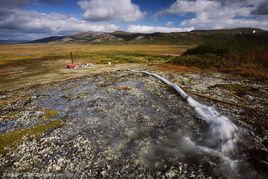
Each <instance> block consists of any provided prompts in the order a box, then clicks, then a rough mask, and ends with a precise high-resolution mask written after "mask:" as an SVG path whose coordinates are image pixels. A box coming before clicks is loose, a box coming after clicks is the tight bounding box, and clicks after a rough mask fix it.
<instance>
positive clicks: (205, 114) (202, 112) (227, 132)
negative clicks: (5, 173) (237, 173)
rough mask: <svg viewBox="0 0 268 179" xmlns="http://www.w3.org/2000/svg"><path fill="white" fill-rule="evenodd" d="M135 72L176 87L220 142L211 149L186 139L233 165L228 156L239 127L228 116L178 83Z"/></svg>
mask: <svg viewBox="0 0 268 179" xmlns="http://www.w3.org/2000/svg"><path fill="white" fill-rule="evenodd" d="M131 71H133V72H142V73H145V74H147V75H150V76H154V77H155V78H157V79H159V80H161V81H162V82H164V83H165V84H167V85H168V86H170V87H172V88H173V89H175V90H176V91H177V92H178V93H179V94H180V96H181V97H182V98H183V99H184V100H186V101H187V102H188V104H189V105H190V106H191V107H192V108H193V109H194V110H195V111H196V113H197V114H198V117H199V118H201V119H202V120H204V121H206V123H207V124H208V126H209V134H210V135H209V136H210V138H211V140H212V141H213V143H215V144H218V148H217V150H214V149H210V148H208V147H204V146H197V145H195V144H194V143H193V142H192V141H191V140H190V138H188V137H185V141H186V142H187V143H189V144H191V145H192V146H196V147H197V148H198V149H200V150H202V151H204V152H210V153H211V152H212V153H216V154H217V155H218V156H220V157H221V158H222V159H223V160H225V161H226V160H227V161H230V162H228V163H230V164H231V165H233V164H232V163H233V162H231V160H230V159H229V158H228V157H227V155H228V153H229V152H231V151H233V150H234V148H235V144H236V142H237V140H238V136H237V133H238V128H237V126H236V125H235V124H234V123H232V122H231V121H230V120H229V119H228V118H227V117H226V116H223V115H221V114H220V113H219V112H218V111H216V109H215V108H213V107H210V106H206V105H204V104H201V103H199V102H198V101H196V100H194V99H193V98H192V97H191V96H189V95H188V94H187V93H185V92H184V91H183V90H182V89H181V88H180V87H179V86H178V85H176V84H174V83H171V82H170V81H168V80H167V79H165V78H163V77H161V76H159V75H157V74H155V73H150V72H147V71H136V70H131Z"/></svg>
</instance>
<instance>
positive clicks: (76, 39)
mask: <svg viewBox="0 0 268 179" xmlns="http://www.w3.org/2000/svg"><path fill="white" fill-rule="evenodd" d="M237 35H249V36H265V37H268V32H267V31H265V30H261V29H253V28H236V29H219V30H194V31H191V32H173V33H152V34H142V33H129V32H123V31H115V32H112V33H102V32H84V33H79V34H74V35H69V36H52V37H48V38H43V39H38V40H34V41H31V42H30V43H87V44H171V45H193V44H199V43H201V42H206V41H211V40H213V41H215V40H217V41H221V40H226V39H231V38H234V37H235V36H237Z"/></svg>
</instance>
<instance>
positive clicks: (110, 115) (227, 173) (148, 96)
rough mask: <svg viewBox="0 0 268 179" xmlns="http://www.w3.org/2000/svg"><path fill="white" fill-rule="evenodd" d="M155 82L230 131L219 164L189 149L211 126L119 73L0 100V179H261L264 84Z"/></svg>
mask: <svg viewBox="0 0 268 179" xmlns="http://www.w3.org/2000/svg"><path fill="white" fill-rule="evenodd" d="M148 70H152V69H148ZM157 73H159V74H160V75H162V76H164V77H166V78H167V79H169V80H170V81H172V82H174V83H176V84H179V85H180V86H181V87H182V88H183V89H185V91H187V92H188V93H189V94H191V95H192V96H193V97H194V98H195V99H197V100H198V101H200V102H202V103H204V104H207V105H212V106H214V107H216V108H217V109H218V111H220V112H221V113H222V114H224V115H225V116H228V117H229V118H230V120H231V121H232V122H233V123H235V124H236V125H237V126H238V128H239V140H238V141H237V143H236V147H235V150H234V151H232V152H231V153H230V154H228V161H227V162H226V160H224V159H223V157H222V156H221V155H218V154H217V153H216V154H212V153H209V152H204V150H200V147H196V146H206V145H207V141H209V140H210V139H209V136H208V131H209V127H208V125H207V124H206V123H205V122H204V121H202V120H201V119H200V118H199V117H198V116H197V114H196V113H195V111H194V110H193V109H192V108H191V107H190V106H189V105H188V103H187V102H186V101H184V100H183V99H182V98H181V97H180V96H179V95H178V94H177V93H175V91H173V90H172V89H171V88H169V87H168V86H166V85H165V84H163V83H162V82H160V81H159V80H157V79H155V78H153V77H150V76H148V75H145V74H142V73H133V72H131V71H128V70H118V71H113V72H103V73H100V74H91V75H88V76H84V77H79V78H76V79H71V80H67V81H63V82H57V83H50V84H44V85H38V86H34V87H30V88H24V89H20V90H15V91H6V92H2V93H1V96H0V109H1V110H0V133H1V136H0V151H1V157H0V173H1V175H2V177H4V178H9V177H18V176H20V177H29V176H32V177H48V178H49V177H52V178H53V177H56V178H57V177H69V178H74V177H77V178H80V177H84V178H87V177H104V178H105V177H109V178H111V177H117V178H121V177H135V178H136V177H137V178H147V177H148V178H150V177H155V178H158V177H166V178H172V177H179V178H209V177H212V178H218V177H230V178H235V177H238V178H244V177H252V178H257V177H261V178H265V177H267V175H268V173H267V171H268V151H267V147H268V139H267V137H268V132H267V131H268V130H267V129H268V125H267V111H268V109H267V106H268V105H267V97H268V94H267V88H268V86H267V83H266V82H265V81H263V82H261V81H254V82H253V81H252V80H247V79H243V78H238V77H230V76H226V75H223V74H213V75H211V74H205V73H168V72H160V71H158V72H157ZM40 129H41V131H42V132H40ZM186 138H187V139H188V138H189V139H191V141H193V145H189V143H187V141H186V140H184V139H186ZM210 147H211V149H213V150H215V151H216V150H217V146H210ZM229 161H233V162H232V163H235V165H230V163H231V162H229Z"/></svg>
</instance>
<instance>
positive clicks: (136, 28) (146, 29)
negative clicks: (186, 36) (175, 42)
mask: <svg viewBox="0 0 268 179" xmlns="http://www.w3.org/2000/svg"><path fill="white" fill-rule="evenodd" d="M191 30H194V28H192V27H190V28H175V27H162V26H147V25H129V26H128V29H127V31H128V32H136V33H153V32H166V33H169V32H185V31H191Z"/></svg>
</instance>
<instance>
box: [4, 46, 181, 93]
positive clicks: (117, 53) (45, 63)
mask: <svg viewBox="0 0 268 179" xmlns="http://www.w3.org/2000/svg"><path fill="white" fill-rule="evenodd" d="M185 50H186V47H185V46H174V45H173V46H172V45H90V44H20V45H0V91H1V90H6V89H11V90H12V89H16V88H21V87H24V86H29V85H35V84H40V83H48V82H54V81H61V80H65V79H70V78H75V77H79V76H83V75H86V74H88V73H91V72H92V71H95V72H96V71H98V70H99V69H100V68H99V64H106V65H107V63H108V62H112V64H113V65H114V64H115V65H123V64H129V63H131V64H132V65H133V64H150V63H163V62H166V61H167V60H171V59H172V56H174V55H179V54H181V53H182V52H183V51H185ZM70 52H73V55H74V58H75V59H76V60H75V63H77V64H83V63H93V64H98V65H95V67H93V68H89V69H79V70H68V69H66V64H68V63H70ZM113 65H112V66H110V67H109V68H111V67H113V68H114V67H115V66H113ZM107 66H108V65H107ZM106 70H108V69H107V68H106Z"/></svg>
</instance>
